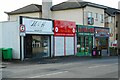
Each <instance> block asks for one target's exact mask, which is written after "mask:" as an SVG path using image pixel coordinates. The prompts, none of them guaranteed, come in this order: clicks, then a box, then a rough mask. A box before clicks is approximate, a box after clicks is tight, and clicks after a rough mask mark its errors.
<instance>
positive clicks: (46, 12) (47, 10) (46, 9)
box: [42, 0, 52, 19]
mask: <svg viewBox="0 0 120 80" xmlns="http://www.w3.org/2000/svg"><path fill="white" fill-rule="evenodd" d="M51 7H52V0H42V18H46V19H52V12H51Z"/></svg>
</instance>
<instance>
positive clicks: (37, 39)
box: [32, 36, 50, 58]
mask: <svg viewBox="0 0 120 80" xmlns="http://www.w3.org/2000/svg"><path fill="white" fill-rule="evenodd" d="M32 54H33V57H38V58H42V57H48V56H50V55H49V36H32Z"/></svg>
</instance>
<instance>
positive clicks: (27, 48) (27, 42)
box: [24, 35, 32, 58]
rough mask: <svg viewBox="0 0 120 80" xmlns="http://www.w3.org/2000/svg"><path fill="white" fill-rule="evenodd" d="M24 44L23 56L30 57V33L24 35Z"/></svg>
mask: <svg viewBox="0 0 120 80" xmlns="http://www.w3.org/2000/svg"><path fill="white" fill-rule="evenodd" d="M24 46H25V52H24V57H25V58H31V57H32V35H26V36H25V37H24Z"/></svg>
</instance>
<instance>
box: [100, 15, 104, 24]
mask: <svg viewBox="0 0 120 80" xmlns="http://www.w3.org/2000/svg"><path fill="white" fill-rule="evenodd" d="M100 22H101V23H103V22H104V18H103V14H101V15H100Z"/></svg>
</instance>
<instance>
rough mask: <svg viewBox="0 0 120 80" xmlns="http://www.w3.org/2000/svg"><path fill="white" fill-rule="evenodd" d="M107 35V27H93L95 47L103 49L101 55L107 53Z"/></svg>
mask: <svg viewBox="0 0 120 80" xmlns="http://www.w3.org/2000/svg"><path fill="white" fill-rule="evenodd" d="M109 36H110V35H109V28H102V27H95V47H96V48H97V49H98V50H102V51H104V52H102V54H103V55H105V54H106V55H107V54H108V49H109Z"/></svg>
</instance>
